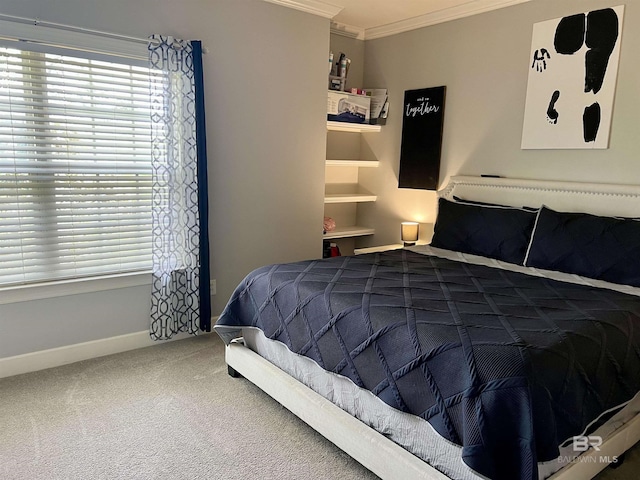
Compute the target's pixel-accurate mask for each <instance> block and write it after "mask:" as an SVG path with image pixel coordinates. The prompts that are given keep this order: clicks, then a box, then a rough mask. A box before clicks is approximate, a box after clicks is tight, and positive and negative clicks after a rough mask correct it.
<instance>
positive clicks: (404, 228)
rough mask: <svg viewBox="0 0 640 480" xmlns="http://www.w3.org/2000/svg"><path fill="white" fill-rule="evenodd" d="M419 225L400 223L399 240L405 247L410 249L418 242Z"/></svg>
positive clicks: (415, 223) (416, 223)
mask: <svg viewBox="0 0 640 480" xmlns="http://www.w3.org/2000/svg"><path fill="white" fill-rule="evenodd" d="M419 233H420V224H419V223H418V222H402V223H401V226H400V238H401V239H402V242H403V243H404V246H405V247H411V246H413V245H415V244H416V242H417V241H418V235H419Z"/></svg>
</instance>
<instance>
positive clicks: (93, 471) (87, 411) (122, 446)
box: [0, 335, 640, 480]
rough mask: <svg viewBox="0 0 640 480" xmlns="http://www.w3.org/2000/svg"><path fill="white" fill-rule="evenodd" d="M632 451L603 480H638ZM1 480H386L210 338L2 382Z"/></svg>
mask: <svg viewBox="0 0 640 480" xmlns="http://www.w3.org/2000/svg"><path fill="white" fill-rule="evenodd" d="M630 453H631V454H630V455H629V458H628V459H627V461H626V462H625V463H624V465H622V466H621V467H620V468H618V469H617V470H613V469H610V468H608V469H607V470H606V471H605V472H603V473H602V474H601V475H599V476H598V479H599V480H612V479H619V480H631V479H636V478H638V475H636V473H635V472H638V471H640V449H639V448H638V447H636V448H635V449H634V450H633V451H632V452H630ZM0 478H1V479H2V480H14V479H16V480H18V479H19V480H37V479H47V480H49V479H82V480H87V479H189V480H194V479H218V478H220V479H222V478H224V479H231V480H232V479H252V478H261V479H301V478H302V479H338V478H341V479H375V478H377V477H375V475H373V474H372V473H371V472H369V471H368V470H366V469H364V468H363V467H362V466H360V465H359V464H358V463H357V462H355V461H354V460H352V459H351V458H350V457H348V456H347V455H345V454H344V453H342V452H341V451H340V450H339V449H337V448H336V447H335V446H334V445H333V444H331V443H330V442H328V441H327V440H325V439H324V438H322V437H321V436H320V435H318V434H317V433H316V432H315V431H314V430H312V429H310V428H309V427H307V426H306V425H305V424H304V423H302V422H301V421H300V420H298V419H297V418H296V417H295V416H293V415H292V414H291V413H289V412H288V411H287V410H286V409H284V408H283V407H281V406H280V405H279V404H278V403H276V402H275V401H273V400H272V399H271V398H270V397H268V396H267V395H266V394H264V393H263V392H262V391H260V390H259V389H258V388H256V387H255V386H253V385H252V384H251V383H249V382H248V381H246V380H244V379H233V378H231V377H229V376H228V375H227V371H226V366H225V364H224V349H223V344H222V342H221V341H220V340H219V339H218V337H217V336H216V335H207V336H203V337H197V338H191V339H188V340H180V341H177V342H171V343H166V344H163V345H158V346H155V347H150V348H144V349H140V350H135V351H132V352H126V353H121V354H118V355H111V356H108V357H102V358H98V359H94V360H88V361H84V362H79V363H76V364H73V365H67V366H63V367H58V368H53V369H49V370H44V371H41V372H35V373H30V374H26V375H19V376H16V377H10V378H6V379H2V380H0Z"/></svg>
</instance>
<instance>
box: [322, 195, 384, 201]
mask: <svg viewBox="0 0 640 480" xmlns="http://www.w3.org/2000/svg"><path fill="white" fill-rule="evenodd" d="M377 199H378V197H377V195H371V194H369V193H329V194H326V195H325V196H324V203H356V202H375V201H376V200H377Z"/></svg>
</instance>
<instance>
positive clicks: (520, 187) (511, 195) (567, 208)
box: [438, 176, 640, 218]
mask: <svg viewBox="0 0 640 480" xmlns="http://www.w3.org/2000/svg"><path fill="white" fill-rule="evenodd" d="M438 196H440V197H445V198H447V199H449V200H452V199H453V197H454V196H456V197H458V198H462V199H465V200H476V201H480V202H489V203H496V204H500V205H510V206H514V207H522V206H526V207H535V208H537V207H539V206H541V205H546V206H547V207H549V208H551V209H553V210H556V211H562V212H586V213H592V214H594V215H603V216H621V217H634V218H638V217H640V185H614V184H605V183H580V182H560V181H551V180H527V179H519V178H501V177H499V178H496V177H473V176H454V177H451V179H450V181H449V183H448V184H447V185H446V186H445V187H444V188H443V189H441V190H440V191H438Z"/></svg>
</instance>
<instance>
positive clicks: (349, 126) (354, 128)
mask: <svg viewBox="0 0 640 480" xmlns="http://www.w3.org/2000/svg"><path fill="white" fill-rule="evenodd" d="M327 130H330V131H333V132H355V133H367V132H379V131H381V130H382V127H381V126H380V125H369V124H368V123H349V122H333V121H331V120H329V121H327Z"/></svg>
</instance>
